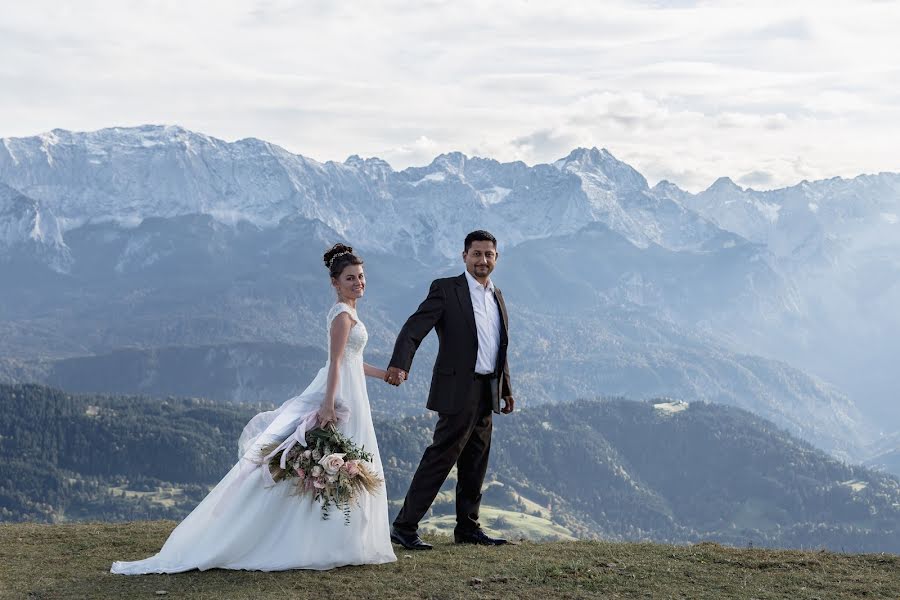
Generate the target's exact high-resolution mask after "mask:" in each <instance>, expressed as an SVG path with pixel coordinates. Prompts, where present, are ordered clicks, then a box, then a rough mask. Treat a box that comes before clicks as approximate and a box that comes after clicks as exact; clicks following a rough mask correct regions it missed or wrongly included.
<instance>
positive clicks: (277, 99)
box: [0, 0, 900, 191]
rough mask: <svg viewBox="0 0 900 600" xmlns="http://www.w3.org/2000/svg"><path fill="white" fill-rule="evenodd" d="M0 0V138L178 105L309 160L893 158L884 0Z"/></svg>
mask: <svg viewBox="0 0 900 600" xmlns="http://www.w3.org/2000/svg"><path fill="white" fill-rule="evenodd" d="M2 1H3V8H2V11H0V56H2V57H3V60H2V61H0V137H9V136H27V135H33V134H36V133H40V132H43V131H47V130H49V129H53V128H56V127H60V128H64V129H73V130H93V129H99V128H102V127H108V126H113V125H137V124H142V123H166V124H179V125H183V126H185V127H187V128H189V129H193V130H196V131H201V132H203V133H207V134H210V135H213V136H216V137H220V138H223V139H226V140H229V141H231V140H235V139H240V138H244V137H258V138H262V139H265V140H268V141H271V142H273V143H276V144H279V145H281V146H284V147H285V148H287V149H288V150H290V151H292V152H296V153H299V154H303V155H305V156H308V157H310V158H314V159H316V160H320V161H325V160H338V161H342V160H344V159H346V157H347V156H348V155H350V154H359V155H361V156H379V157H381V158H384V159H385V160H387V161H388V162H390V163H391V165H392V166H394V167H395V168H403V167H406V166H410V165H421V164H427V163H428V162H430V161H431V159H432V158H433V157H434V156H435V155H437V154H439V153H441V152H447V151H453V150H460V151H463V152H465V153H467V154H469V155H479V156H489V157H492V158H496V159H498V160H501V161H510V160H523V161H525V162H526V163H528V164H534V163H540V162H549V161H553V160H556V159H558V158H560V157H563V156H565V155H566V154H568V152H569V151H571V150H572V149H573V148H575V147H578V146H587V147H590V146H597V147H605V148H607V149H608V150H609V151H610V152H612V153H613V154H614V155H615V156H617V157H618V158H620V159H622V160H625V161H626V162H628V163H629V164H631V165H632V166H634V167H635V168H637V169H638V170H640V171H641V172H642V173H643V174H644V175H646V176H647V178H648V179H649V180H650V183H651V184H653V183H655V182H656V181H658V180H660V179H669V180H671V181H674V182H675V183H677V184H679V185H681V186H682V187H685V188H687V189H690V190H693V191H697V190H700V189H703V188H705V187H707V186H708V185H709V184H710V183H712V181H713V180H715V179H716V178H717V177H719V176H730V177H731V178H732V179H734V180H735V181H737V182H738V183H739V184H741V185H744V186H752V187H754V188H756V189H769V188H773V187H779V186H784V185H791V184H794V183H797V182H798V181H800V180H802V179H819V178H825V177H831V176H835V175H841V176H854V175H857V174H860V173H871V172H877V171H900V58H898V57H900V35H898V31H900V1H868V0H855V1H852V2H844V1H833V2H831V1H829V0H818V1H816V2H804V1H802V0H778V1H775V2H770V1H769V0H753V1H750V2H691V1H688V0H670V1H665V0H660V1H657V2H653V1H644V2H641V1H637V0H634V1H627V2H626V1H621V2H620V1H609V2H608V1H598V0H592V1H578V0H570V1H569V2H549V1H548V2H538V1H535V0H532V1H517V0H503V1H502V2H494V1H492V0H477V1H470V0H453V1H446V2H445V1H442V0H416V1H414V2H399V1H374V0H363V1H359V2H357V1H352V0H347V1H335V0H324V1H320V0H297V1H294V0H258V1H248V0H243V1H231V0H190V1H188V2H180V1H174V0H173V1H162V0H159V1H147V0H139V1H132V0H110V1H103V2H101V1H94V0H82V1H79V2H62V1H56V2H45V1H41V0H31V1H30V2H28V3H25V2H12V1H7V0H2Z"/></svg>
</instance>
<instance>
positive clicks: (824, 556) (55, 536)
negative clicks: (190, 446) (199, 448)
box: [0, 521, 900, 600]
mask: <svg viewBox="0 0 900 600" xmlns="http://www.w3.org/2000/svg"><path fill="white" fill-rule="evenodd" d="M174 525H175V524H174V522H172V521H145V522H138V523H119V524H108V523H104V524H97V523H83V524H64V525H37V524H4V525H0V565H2V568H0V598H2V599H3V600H5V599H7V598H28V599H32V600H44V599H47V600H49V599H53V598H116V599H118V598H129V599H130V598H197V599H200V598H216V599H225V598H272V599H286V598H354V599H355V598H370V599H393V598H435V599H438V598H440V599H451V598H516V599H517V600H529V599H540V600H549V599H556V598H659V599H667V598H690V599H710V600H728V599H740V600H747V599H751V598H755V599H759V600H768V599H774V598H790V599H791V600H812V599H815V598H818V599H820V600H826V599H827V600H832V599H844V598H867V599H872V598H885V599H888V598H890V599H896V598H900V556H896V555H890V554H884V555H878V554H857V555H853V554H835V553H830V552H823V551H796V550H767V549H759V548H756V549H750V548H747V549H737V548H727V547H723V546H720V545H718V544H713V543H700V544H696V545H690V546H672V545H662V544H623V543H608V542H595V541H591V542H589V541H584V542H553V543H543V544H540V543H528V542H526V543H522V544H519V545H515V546H506V547H501V548H481V547H472V546H456V545H454V544H451V543H450V542H449V540H448V539H446V538H443V539H440V540H438V542H437V544H436V547H435V550H433V551H431V552H419V553H411V552H406V553H404V552H402V551H399V552H398V553H397V558H398V562H396V563H394V564H390V565H381V566H372V567H368V566H366V567H344V568H341V569H335V570H333V571H329V572H310V571H287V572H280V573H260V572H246V571H220V570H212V571H207V572H203V573H200V572H197V571H194V572H190V573H183V574H179V575H145V576H139V577H125V576H114V575H111V574H110V573H109V572H108V571H109V566H110V563H111V562H112V561H113V560H115V559H126V560H128V559H137V558H144V557H146V556H149V555H150V554H153V553H155V552H156V551H157V550H158V549H159V547H160V545H161V544H162V542H163V541H164V539H165V538H166V536H167V535H168V533H169V532H170V531H171V530H172V528H173V527H174ZM398 550H401V549H399V548H398Z"/></svg>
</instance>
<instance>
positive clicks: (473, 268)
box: [463, 240, 497, 279]
mask: <svg viewBox="0 0 900 600" xmlns="http://www.w3.org/2000/svg"><path fill="white" fill-rule="evenodd" d="M463 261H465V263H466V271H468V272H469V274H470V275H472V277H474V278H475V279H487V278H488V277H490V275H491V272H492V271H493V270H494V266H495V265H496V264H497V248H495V247H494V242H488V241H485V240H476V241H474V242H472V245H471V246H469V249H468V250H466V251H465V252H463Z"/></svg>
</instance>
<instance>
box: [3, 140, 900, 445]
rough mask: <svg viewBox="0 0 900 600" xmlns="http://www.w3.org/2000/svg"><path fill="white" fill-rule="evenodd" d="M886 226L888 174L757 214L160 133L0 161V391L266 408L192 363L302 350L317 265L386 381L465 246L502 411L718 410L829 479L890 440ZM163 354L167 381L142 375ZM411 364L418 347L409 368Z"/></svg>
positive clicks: (586, 163) (650, 192)
mask: <svg viewBox="0 0 900 600" xmlns="http://www.w3.org/2000/svg"><path fill="white" fill-rule="evenodd" d="M897 215H900V175H897V174H893V173H881V174H877V175H865V176H860V177H856V178H854V179H841V178H835V179H830V180H825V181H817V182H802V183H800V184H798V185H797V186H793V187H791V188H786V189H783V190H774V191H768V192H760V191H755V190H752V189H744V188H740V187H739V186H737V185H735V184H734V183H733V182H731V180H729V179H727V178H722V179H719V180H717V181H716V182H715V183H714V184H713V185H712V186H711V187H710V188H709V189H707V190H705V191H703V192H701V193H699V194H691V193H688V192H686V191H684V190H681V189H679V188H678V187H677V186H676V185H674V184H672V183H669V182H660V183H658V184H656V185H655V186H653V187H650V186H649V184H648V182H647V181H646V179H645V178H644V177H643V176H642V175H641V174H640V173H639V172H638V171H636V170H635V169H634V168H632V167H630V166H629V165H627V164H625V163H623V162H622V161H619V160H618V159H616V158H615V157H614V156H613V155H612V154H611V153H610V152H609V151H607V150H605V149H597V148H591V149H584V148H580V149H576V150H574V151H572V152H571V153H570V154H569V155H568V156H567V157H565V158H562V159H560V160H559V161H556V162H554V163H552V164H546V165H534V166H528V165H526V164H524V163H521V162H513V163H500V162H498V161H495V160H491V159H485V158H470V157H467V156H465V155H463V154H460V153H451V154H444V155H441V156H438V157H437V158H435V159H434V161H432V163H431V164H430V165H428V166H425V167H415V168H408V169H404V170H402V171H394V170H393V169H392V168H391V167H390V166H389V165H388V164H387V163H385V162H384V161H382V160H380V159H377V158H368V159H362V158H360V157H358V156H351V157H350V158H348V159H347V160H346V161H345V162H343V163H337V162H326V163H320V162H317V161H314V160H312V159H309V158H306V157H303V156H300V155H296V154H292V153H290V152H288V151H286V150H284V149H283V148H279V147H277V146H275V145H272V144H269V143H266V142H263V141H260V140H256V139H246V140H239V141H236V142H231V143H228V142H224V141H222V140H218V139H216V138H213V137H210V136H206V135H203V134H199V133H195V132H191V131H188V130H185V129H183V128H180V127H170V126H150V125H148V126H142V127H133V128H111V129H104V130H100V131H96V132H90V133H78V132H68V131H64V130H54V131H52V132H49V133H46V134H42V135H38V136H33V137H28V138H3V139H2V140H0V277H2V280H3V281H4V283H7V282H8V284H7V285H4V286H3V287H4V291H3V294H2V296H0V334H2V335H0V357H2V358H0V374H2V375H3V376H4V377H5V379H6V380H8V381H29V380H33V381H45V382H54V383H55V384H62V385H67V384H66V383H65V382H76V381H77V386H78V387H77V388H75V389H79V390H91V391H118V392H134V393H147V392H150V391H153V392H158V391H166V392H167V393H168V392H172V393H191V394H196V395H199V396H206V397H216V398H218V399H222V400H236V399H253V400H257V401H266V400H268V401H271V402H276V401H278V400H279V397H280V396H281V395H283V394H284V392H285V390H286V389H288V388H289V387H290V386H291V385H294V386H296V387H301V386H302V385H303V382H304V381H305V380H306V379H305V378H306V377H307V376H308V370H306V368H305V367H304V368H300V369H298V371H297V376H296V377H295V378H294V379H293V381H287V382H285V383H284V384H279V385H278V386H275V385H272V386H269V387H267V385H268V384H267V383H266V382H265V377H255V378H254V379H253V381H254V382H255V383H254V384H252V385H251V386H250V387H249V388H248V386H247V385H246V384H243V383H242V384H237V383H235V384H234V385H232V386H223V385H220V384H213V383H211V379H210V377H209V373H215V372H217V371H215V370H212V371H210V370H209V365H210V363H209V362H208V360H209V356H214V357H220V358H221V357H223V356H226V355H229V356H232V357H237V360H235V359H234V358H229V359H227V360H226V362H227V361H231V362H229V363H228V364H230V365H231V366H230V367H229V369H230V371H229V373H230V374H236V373H238V372H242V371H246V368H245V367H244V366H243V365H241V364H240V356H241V354H240V352H238V351H236V350H235V349H236V348H245V349H246V348H248V347H249V346H247V344H249V345H255V347H259V348H263V349H264V351H261V352H257V353H256V354H255V356H256V357H257V358H259V360H262V361H271V364H275V365H278V364H280V365H283V364H284V359H285V357H286V356H292V355H291V352H293V350H289V349H288V348H305V347H311V346H312V347H318V348H321V347H323V346H324V324H323V323H322V315H324V314H325V312H326V309H327V305H328V304H329V303H330V302H331V300H330V295H329V289H328V285H327V280H326V279H325V277H324V270H323V269H322V267H321V262H319V261H320V258H319V257H320V256H321V253H322V251H323V250H324V249H325V248H326V247H328V246H329V245H330V244H331V243H334V242H335V241H349V242H350V243H352V244H353V245H354V246H355V247H357V248H358V249H359V250H360V252H361V253H362V254H363V255H364V257H365V258H366V260H367V264H366V269H367V274H368V275H369V279H370V289H369V291H368V292H367V298H366V299H365V306H364V308H363V309H362V310H363V315H364V319H365V320H366V323H367V326H368V328H369V330H370V334H371V341H370V356H374V357H378V358H379V359H381V360H382V361H384V360H386V357H387V355H388V354H389V351H390V346H391V343H392V337H391V336H392V334H393V333H394V332H396V331H397V329H398V328H399V326H400V324H401V323H402V321H403V319H404V318H405V316H406V315H408V314H409V313H410V312H411V311H412V310H413V309H414V308H415V306H416V304H417V302H418V301H419V300H420V299H421V298H422V297H424V294H425V291H426V290H427V285H428V281H430V279H431V278H433V277H436V276H441V275H447V274H453V273H458V272H460V271H461V265H460V263H459V258H458V255H459V253H460V251H461V240H462V238H463V237H464V236H465V234H466V233H467V232H468V231H470V230H472V229H476V228H485V229H489V230H490V231H492V232H493V233H494V234H495V235H496V236H497V237H498V239H499V240H500V251H501V259H500V261H499V264H498V268H497V271H496V274H495V279H496V281H497V284H498V285H499V286H500V287H502V288H503V290H504V293H505V296H506V298H507V301H508V302H509V304H510V308H511V312H512V319H513V320H512V322H511V333H512V335H513V341H514V347H513V349H512V359H513V365H512V366H513V378H514V383H515V384H516V385H517V387H518V392H517V393H518V394H519V396H520V399H521V400H523V401H525V402H528V403H541V402H546V401H551V400H573V399H576V398H579V397H593V396H596V395H599V394H622V395H627V396H630V397H635V398H642V397H651V396H659V395H666V396H671V397H674V398H690V399H691V400H710V401H717V402H725V403H729V404H733V405H737V406H740V407H742V408H746V409H748V410H751V411H753V412H756V413H757V414H760V415H762V416H764V417H766V418H769V419H772V420H773V421H775V422H776V423H778V424H779V425H781V426H783V427H785V428H787V429H788V430H789V431H791V432H792V433H794V434H796V435H799V436H801V437H803V438H804V439H807V440H809V441H811V442H813V443H815V444H816V445H818V446H820V447H822V448H825V449H827V450H829V451H832V452H834V453H836V454H837V455H838V456H842V457H844V458H851V459H855V460H860V459H863V458H866V457H868V456H870V455H872V454H874V453H875V450H874V449H875V448H876V447H877V453H878V455H879V456H884V455H886V454H885V453H887V454H888V455H889V454H890V452H891V449H892V448H894V447H893V446H891V445H890V444H891V441H890V440H894V439H896V438H893V437H891V436H890V434H892V433H893V432H895V431H897V430H900V426H898V418H900V408H898V405H897V403H896V402H893V401H892V400H893V399H895V398H896V392H895V390H896V389H897V384H898V383H900V382H898V381H897V373H896V369H895V368H892V366H891V365H892V357H893V356H896V354H897V350H898V349H900V348H898V346H900V342H898V340H900V335H898V334H900V317H898V313H897V312H896V310H894V309H893V307H894V306H896V304H897V301H898V300H900V242H898V240H900V236H898V235H897V233H898V231H900V229H898V228H900V225H898V224H897ZM271 343H275V344H284V345H285V346H277V347H276V348H282V349H284V350H285V352H286V354H282V353H280V351H278V350H272V348H273V347H267V346H265V344H271ZM216 348H218V350H215V349H216ZM182 349H183V350H182ZM235 352H237V353H236V354H235ZM167 353H168V354H170V355H173V356H174V355H177V356H179V357H181V359H180V362H179V363H178V367H179V369H176V370H175V371H171V370H168V371H167V370H166V367H164V366H154V364H153V363H152V359H151V358H148V357H154V356H156V357H159V356H163V355H166V354H167ZM173 353H174V354H173ZM229 353H230V354H229ZM433 353H434V345H433V341H430V342H427V343H426V344H425V345H424V347H423V350H422V351H421V356H420V357H419V358H417V360H416V362H417V366H418V365H419V364H423V365H424V364H427V362H428V359H429V357H431V356H433ZM213 360H214V361H215V360H216V359H213ZM222 360H225V359H222ZM65 361H69V362H65ZM72 361H75V362H72ZM79 361H80V362H79ZM121 361H125V362H130V363H132V364H134V363H135V361H136V362H137V363H139V364H142V365H144V366H143V367H141V368H142V369H145V371H142V372H144V373H145V374H146V369H149V370H150V371H152V372H153V373H155V375H154V376H155V377H156V379H155V380H153V379H152V377H151V378H150V379H147V378H146V377H144V378H135V379H134V381H133V387H132V388H130V389H123V388H122V383H121V381H119V383H113V382H114V380H116V378H115V377H113V376H111V375H109V374H108V373H111V372H112V371H114V370H116V369H118V367H120V366H121V365H122V364H124V363H123V362H121ZM147 361H150V362H147ZM205 361H206V362H205ZM73 364H77V365H79V368H77V369H74V370H72V369H68V370H67V369H66V367H65V365H73ZM90 365H106V366H105V367H101V368H94V367H92V366H90ZM216 368H218V367H216ZM247 368H249V367H247ZM267 368H268V367H266V366H264V365H263V366H260V369H261V370H262V372H265V371H266V369H267ZM104 369H110V371H104ZM418 369H419V370H417V369H414V372H413V379H412V380H411V381H410V384H412V385H410V386H409V387H408V388H406V389H405V390H404V389H403V388H401V390H400V391H398V392H394V391H392V390H383V389H381V388H378V389H377V390H376V391H374V392H373V401H374V402H375V404H376V408H378V409H379V410H383V411H390V410H392V409H393V407H394V406H400V407H402V408H403V410H406V411H408V412H414V410H415V408H416V407H421V404H422V395H423V393H424V386H425V384H426V383H427V379H428V377H427V375H426V373H425V371H424V369H422V367H418ZM204 370H205V371H204ZM204 373H205V374H204ZM161 374H162V375H161ZM229 377H231V375H229ZM235 377H237V375H235ZM225 379H226V380H228V378H227V377H226V378H225ZM151 380H153V381H156V382H157V383H158V382H160V381H162V380H166V382H165V383H163V384H162V386H163V387H159V386H158V385H157V384H150V383H146V382H148V381H151ZM196 381H207V382H210V383H209V385H207V386H205V387H204V386H203V385H200V386H198V385H195V382H196ZM231 381H237V379H231ZM241 381H246V379H242V380H241ZM73 385H74V383H73ZM154 386H156V387H154ZM167 386H168V387H167ZM254 386H256V387H255V388H254ZM164 388H165V390H164ZM250 388H254V389H250ZM276 388H277V389H276ZM186 390H190V391H187V392H186ZM239 390H240V391H239ZM276 396H279V397H276ZM886 444H887V445H888V447H887V448H885V445H886Z"/></svg>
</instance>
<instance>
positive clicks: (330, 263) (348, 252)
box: [328, 250, 352, 269]
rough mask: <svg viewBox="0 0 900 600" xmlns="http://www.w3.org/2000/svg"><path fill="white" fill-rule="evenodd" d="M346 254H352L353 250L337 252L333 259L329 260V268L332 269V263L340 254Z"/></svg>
mask: <svg viewBox="0 0 900 600" xmlns="http://www.w3.org/2000/svg"><path fill="white" fill-rule="evenodd" d="M345 254H352V252H350V251H349V250H344V251H343V252H338V253H337V254H335V255H334V256H332V257H331V260H329V261H328V268H329V269H330V268H331V265H333V264H334V259H336V258H337V257H338V256H343V255H345Z"/></svg>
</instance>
